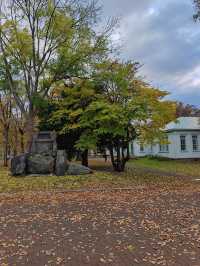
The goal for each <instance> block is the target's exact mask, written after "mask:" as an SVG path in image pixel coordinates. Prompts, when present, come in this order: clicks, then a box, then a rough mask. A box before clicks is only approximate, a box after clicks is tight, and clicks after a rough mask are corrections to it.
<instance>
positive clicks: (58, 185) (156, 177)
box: [0, 160, 187, 193]
mask: <svg viewBox="0 0 200 266" xmlns="http://www.w3.org/2000/svg"><path fill="white" fill-rule="evenodd" d="M90 166H91V167H92V169H93V170H94V172H93V174H89V175H84V176H63V177H57V176H54V175H49V176H25V177H12V176H11V175H10V172H9V170H8V169H6V168H0V193H1V192H21V191H38V190H39V191H49V190H62V189H83V188H110V187H112V188H113V187H129V186H133V185H138V184H139V185H141V184H157V183H171V185H173V186H174V185H177V184H176V183H177V181H178V179H177V176H176V175H174V174H169V173H167V174H165V173H162V172H159V173H158V171H157V172H155V170H153V171H149V170H146V169H143V167H137V165H136V164H135V163H132V162H131V163H130V164H129V165H128V166H127V169H126V171H125V172H124V173H115V172H113V171H112V167H111V164H110V163H109V162H107V163H105V162H104V161H103V160H96V161H90ZM181 181H182V180H181ZM185 181H187V180H185Z"/></svg>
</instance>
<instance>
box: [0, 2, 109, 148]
mask: <svg viewBox="0 0 200 266" xmlns="http://www.w3.org/2000/svg"><path fill="white" fill-rule="evenodd" d="M0 7H1V12H0V13H1V17H0V53H1V56H2V58H3V63H4V67H5V70H6V75H7V79H8V81H9V86H10V89H11V91H12V93H13V96H14V98H15V101H16V103H17V105H18V106H19V108H20V110H21V112H22V113H23V115H24V117H25V118H26V130H27V132H28V133H29V148H30V146H31V140H32V135H33V132H34V124H35V118H36V116H37V111H38V109H37V106H36V105H35V103H36V102H37V101H38V99H39V98H43V97H45V96H47V95H48V93H49V90H50V88H51V85H52V84H53V83H54V82H55V81H58V80H61V79H63V78H65V76H63V72H62V71H61V68H62V67H63V65H62V60H61V59H62V57H63V51H65V52H64V54H65V55H66V54H68V55H69V54H70V56H67V57H66V60H71V59H72V56H71V55H72V54H73V49H75V48H77V47H79V48H80V43H82V48H84V53H82V57H81V58H83V57H86V55H87V53H89V55H95V51H96V49H98V47H102V42H104V41H105V39H106V38H105V36H106V35H107V33H108V31H109V30H108V28H109V27H107V28H106V30H105V31H104V32H101V33H99V34H96V33H95V31H94V30H93V28H92V25H94V24H95V23H96V18H97V12H98V10H99V8H98V7H97V6H96V5H95V1H94V2H91V3H89V4H84V2H80V1H78V0H77V1H76V0H64V1H61V0H56V1H55V0H8V1H6V2H5V1H3V0H1V6H0ZM86 34H87V36H90V43H89V44H88V43H87V42H86V43H85V45H83V41H82V40H83V35H86ZM85 40H86V39H85ZM89 47H90V49H87V48H89ZM75 50H76V49H75ZM58 58H60V65H59V70H58V68H55V67H54V65H55V61H56V60H57V59H58ZM73 59H74V60H75V59H76V61H78V60H79V58H73ZM66 60H65V63H66ZM74 62H75V61H74ZM83 64H84V62H82V65H83ZM80 65H81V64H80ZM13 66H14V67H15V68H16V66H17V73H15V74H13V72H14V71H13ZM56 66H58V64H56ZM70 66H73V64H70ZM16 74H17V75H16ZM65 75H66V69H65ZM19 79H20V80H22V81H23V86H22V87H23V88H25V90H24V92H25V95H26V99H27V100H26V102H25V103H24V101H23V100H22V99H21V95H22V92H21V87H19V86H18V83H17V82H16V80H19Z"/></svg>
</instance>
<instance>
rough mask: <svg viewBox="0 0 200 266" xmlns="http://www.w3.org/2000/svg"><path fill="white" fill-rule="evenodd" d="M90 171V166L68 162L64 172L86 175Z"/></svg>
mask: <svg viewBox="0 0 200 266" xmlns="http://www.w3.org/2000/svg"><path fill="white" fill-rule="evenodd" d="M91 173H92V170H91V169H90V168H88V167H85V166H83V165H80V164H74V163H71V164H69V166H68V169H67V172H66V174H67V175H87V174H91Z"/></svg>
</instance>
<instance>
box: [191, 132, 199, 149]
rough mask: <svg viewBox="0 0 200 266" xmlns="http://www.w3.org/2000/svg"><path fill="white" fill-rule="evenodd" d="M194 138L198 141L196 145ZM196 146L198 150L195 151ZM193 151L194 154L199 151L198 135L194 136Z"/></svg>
mask: <svg viewBox="0 0 200 266" xmlns="http://www.w3.org/2000/svg"><path fill="white" fill-rule="evenodd" d="M194 138H195V139H196V143H194ZM195 146H196V149H194V147H195ZM192 151H193V152H198V151H199V140H198V135H192Z"/></svg>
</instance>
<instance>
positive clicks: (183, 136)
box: [180, 135, 187, 152]
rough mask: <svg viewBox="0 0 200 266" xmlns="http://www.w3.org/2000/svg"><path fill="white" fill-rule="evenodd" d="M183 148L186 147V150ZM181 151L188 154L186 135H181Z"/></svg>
mask: <svg viewBox="0 0 200 266" xmlns="http://www.w3.org/2000/svg"><path fill="white" fill-rule="evenodd" d="M183 138H184V144H183V142H182V140H183ZM183 146H184V147H185V148H184V149H183ZM180 150H181V152H187V141H186V135H180Z"/></svg>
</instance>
